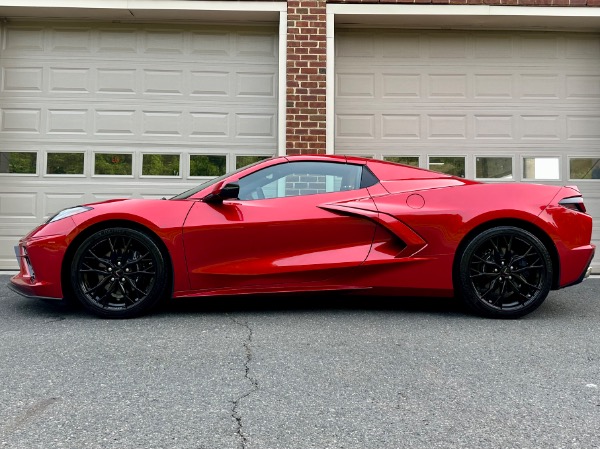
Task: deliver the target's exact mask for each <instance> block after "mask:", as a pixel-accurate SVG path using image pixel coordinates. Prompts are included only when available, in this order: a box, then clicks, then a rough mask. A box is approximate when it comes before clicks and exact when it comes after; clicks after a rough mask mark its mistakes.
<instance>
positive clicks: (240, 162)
mask: <svg viewBox="0 0 600 449" xmlns="http://www.w3.org/2000/svg"><path fill="white" fill-rule="evenodd" d="M270 157H271V156H236V158H235V169H236V170H237V169H239V168H242V167H245V166H246V165H250V164H255V163H257V162H259V161H262V160H263V159H269V158H270Z"/></svg>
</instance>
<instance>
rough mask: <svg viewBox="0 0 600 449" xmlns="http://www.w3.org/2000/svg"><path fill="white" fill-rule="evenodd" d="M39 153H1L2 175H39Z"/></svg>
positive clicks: (0, 168)
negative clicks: (37, 168) (37, 167)
mask: <svg viewBox="0 0 600 449" xmlns="http://www.w3.org/2000/svg"><path fill="white" fill-rule="evenodd" d="M36 166H37V153H32V152H19V151H3V152H0V173H3V174H4V173H14V174H20V175H35V174H36V173H37V170H36Z"/></svg>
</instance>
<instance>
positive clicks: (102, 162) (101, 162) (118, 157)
mask: <svg viewBox="0 0 600 449" xmlns="http://www.w3.org/2000/svg"><path fill="white" fill-rule="evenodd" d="M132 160H133V155H132V154H127V153H96V154H95V155H94V175H108V176H132V175H133V169H132V166H133V164H132Z"/></svg>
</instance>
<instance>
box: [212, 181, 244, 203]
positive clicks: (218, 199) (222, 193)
mask: <svg viewBox="0 0 600 449" xmlns="http://www.w3.org/2000/svg"><path fill="white" fill-rule="evenodd" d="M239 195H240V185H239V184H238V183H236V182H230V183H229V184H225V185H224V186H223V187H222V188H220V189H216V190H215V191H214V192H211V193H209V194H208V195H206V196H205V197H204V202H206V203H222V202H223V200H232V199H235V198H237V197H238V196H239Z"/></svg>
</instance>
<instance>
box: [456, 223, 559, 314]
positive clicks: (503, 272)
mask: <svg viewBox="0 0 600 449" xmlns="http://www.w3.org/2000/svg"><path fill="white" fill-rule="evenodd" d="M459 257H460V259H459V263H460V265H459V272H458V279H457V285H455V290H456V292H457V293H458V294H459V296H461V297H462V298H463V300H464V301H465V303H466V304H467V305H468V306H469V307H470V308H471V309H473V310H474V311H475V312H477V313H479V314H481V315H484V316H489V317H495V318H517V317H521V316H523V315H526V314H528V313H530V312H532V311H533V310H535V309H536V308H538V307H539V306H540V305H541V304H542V302H544V300H545V299H546V297H547V296H548V293H549V292H550V288H551V286H552V268H553V267H552V259H551V258H550V254H549V252H548V250H547V249H546V247H545V246H544V244H543V243H542V242H541V241H540V240H539V239H538V238H537V237H536V236H535V235H533V234H532V233H530V232H528V231H526V230H524V229H521V228H517V227H513V226H499V227H496V228H492V229H488V230H486V231H484V232H482V233H481V234H478V235H477V236H475V237H473V238H472V239H471V240H470V241H469V242H468V244H467V245H466V247H465V248H464V251H463V252H462V254H461V255H460V256H459Z"/></svg>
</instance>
